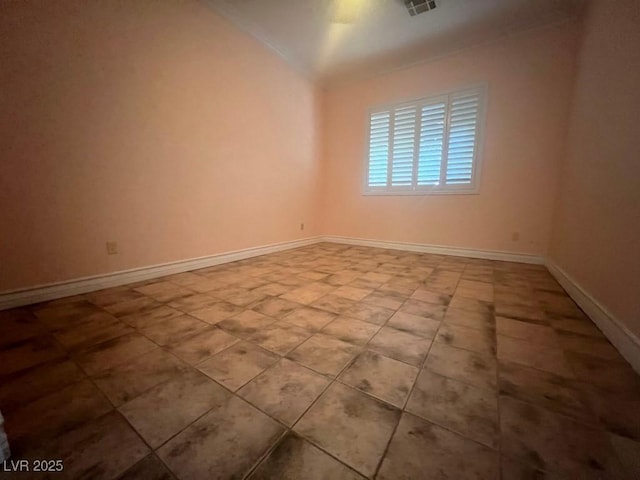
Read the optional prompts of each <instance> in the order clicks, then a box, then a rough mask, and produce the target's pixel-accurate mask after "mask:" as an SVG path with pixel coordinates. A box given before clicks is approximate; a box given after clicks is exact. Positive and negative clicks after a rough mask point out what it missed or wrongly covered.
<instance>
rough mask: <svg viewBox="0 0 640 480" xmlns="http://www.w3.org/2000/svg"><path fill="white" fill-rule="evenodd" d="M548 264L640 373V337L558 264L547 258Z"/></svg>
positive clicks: (579, 304)
mask: <svg viewBox="0 0 640 480" xmlns="http://www.w3.org/2000/svg"><path fill="white" fill-rule="evenodd" d="M546 266H547V268H548V269H549V271H550V272H551V274H552V275H553V276H554V277H555V279H556V280H557V281H558V283H559V284H560V285H562V288H564V289H565V290H566V291H567V293H568V294H569V296H570V297H571V298H572V299H573V300H574V301H575V302H576V303H577V304H578V306H579V307H580V308H581V309H582V310H583V311H584V312H585V313H586V314H587V316H588V317H589V318H590V319H591V320H592V321H593V323H595V324H596V325H597V327H598V328H599V329H600V330H602V333H604V334H605V336H606V337H607V338H608V339H609V341H610V342H611V343H612V344H613V345H614V346H615V347H616V348H617V349H618V351H619V352H620V354H621V355H622V356H623V357H624V358H625V359H626V360H627V361H628V362H629V363H630V364H631V366H632V367H633V369H634V370H635V371H636V372H638V373H640V339H639V338H638V337H637V336H636V335H635V334H634V333H633V332H632V331H631V330H629V329H628V328H627V327H626V326H625V325H624V324H623V323H622V322H621V321H620V320H619V319H618V318H616V317H615V316H614V315H613V314H612V313H611V312H609V311H608V310H607V309H606V308H605V307H604V306H603V305H602V304H601V303H600V302H598V301H597V300H596V299H595V298H593V296H591V295H590V294H589V293H587V291H586V290H585V289H584V288H582V287H581V286H580V284H579V283H577V282H576V281H575V280H574V279H573V278H572V277H570V276H569V274H567V272H565V271H564V270H563V269H562V268H560V266H558V264H556V263H555V262H553V261H552V260H550V259H547V261H546Z"/></svg>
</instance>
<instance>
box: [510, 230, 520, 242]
mask: <svg viewBox="0 0 640 480" xmlns="http://www.w3.org/2000/svg"><path fill="white" fill-rule="evenodd" d="M511 240H513V241H514V242H517V241H518V240H520V232H513V233H512V234H511Z"/></svg>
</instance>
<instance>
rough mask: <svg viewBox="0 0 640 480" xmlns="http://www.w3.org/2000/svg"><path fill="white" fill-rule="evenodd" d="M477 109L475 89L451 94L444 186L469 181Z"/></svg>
mask: <svg viewBox="0 0 640 480" xmlns="http://www.w3.org/2000/svg"><path fill="white" fill-rule="evenodd" d="M479 108H480V93H479V92H477V91H474V92H467V93H463V94H458V95H453V96H452V97H451V100H450V103H449V109H450V112H449V138H448V144H447V147H448V148H447V172H446V177H445V183H446V184H447V185H464V184H470V183H471V180H472V178H473V160H474V157H475V151H476V138H477V134H476V130H477V125H478V112H479Z"/></svg>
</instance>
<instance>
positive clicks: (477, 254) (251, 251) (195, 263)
mask: <svg viewBox="0 0 640 480" xmlns="http://www.w3.org/2000/svg"><path fill="white" fill-rule="evenodd" d="M320 242H331V243H340V244H346V245H359V246H365V247H376V248H386V249H392V250H404V251H409V252H420V253H433V254H438V255H452V256H461V257H471V258H483V259H488V260H499V261H507V262H518V263H530V264H545V265H546V266H547V268H548V269H549V271H550V272H551V273H552V275H553V276H554V277H555V278H556V279H557V280H558V282H559V283H560V285H562V287H563V288H564V289H565V290H566V291H567V293H568V294H569V296H571V298H573V300H574V301H575V302H576V303H577V304H578V305H579V306H580V308H582V309H583V310H584V311H585V313H586V314H587V315H588V316H589V318H591V319H592V320H593V322H594V323H595V324H596V325H597V326H598V327H599V328H600V329H601V330H602V331H603V332H604V334H605V335H606V336H607V338H609V340H610V341H611V343H613V344H614V345H615V346H616V348H617V349H618V350H619V351H620V353H621V354H622V355H623V356H624V357H625V358H626V359H627V360H628V361H629V363H631V365H632V366H633V368H634V369H635V370H636V371H638V372H639V373H640V340H639V339H638V337H637V336H635V335H634V334H633V333H632V332H631V331H630V330H629V329H628V328H626V327H625V326H624V325H623V324H622V322H620V321H619V320H618V319H617V318H615V317H614V316H613V315H612V314H611V313H609V312H608V311H607V310H606V309H605V308H604V307H603V306H602V305H601V304H600V303H598V301H597V300H595V299H594V298H593V297H592V296H591V295H589V294H588V293H587V292H586V291H585V290H584V289H583V288H582V287H581V286H580V285H579V284H578V283H576V282H575V280H573V279H572V278H571V277H570V276H569V275H567V274H566V273H565V272H564V271H563V270H562V269H561V268H560V267H559V266H558V265H556V264H555V263H553V262H552V261H550V260H546V261H545V259H544V258H543V257H540V256H536V255H527V254H520V253H513V252H498V251H491V250H476V249H469V248H457V247H443V246H437V245H426V244H420V243H404V242H392V241H386V240H371V239H363V238H352V237H340V236H331V235H329V236H319V237H312V238H306V239H302V240H294V241H290V242H282V243H277V244H273V245H265V246H261V247H253V248H247V249H243V250H236V251H232V252H225V253H220V254H216V255H209V256H205V257H199V258H192V259H188V260H181V261H177V262H170V263H165V264H162V265H153V266H149V267H141V268H135V269H131V270H124V271H120V272H113V273H107V274H103V275H95V276H91V277H84V278H79V279H74V280H69V281H65V282H57V283H51V284H46V285H39V286H36V287H31V288H25V289H20V290H12V291H5V292H0V310H4V309H8V308H14V307H20V306H23V305H30V304H33V303H38V302H44V301H48V300H54V299H57V298H63V297H68V296H72V295H79V294H83V293H88V292H93V291H96V290H101V289H103V288H110V287H117V286H120V285H126V284H129V283H135V282H140V281H144V280H150V279H153V278H158V277H164V276H167V275H172V274H175V273H182V272H188V271H191V270H197V269H200V268H206V267H212V266H214V265H220V264H223V263H229V262H235V261H237V260H243V259H246V258H251V257H257V256H260V255H266V254H269V253H275V252H281V251H284V250H289V249H292V248H298V247H304V246H307V245H313V244H316V243H320Z"/></svg>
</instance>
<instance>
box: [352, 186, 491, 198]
mask: <svg viewBox="0 0 640 480" xmlns="http://www.w3.org/2000/svg"><path fill="white" fill-rule="evenodd" d="M479 194H480V191H479V189H477V188H473V189H464V190H463V189H460V190H405V191H403V190H398V191H383V190H380V191H376V190H373V191H371V190H365V191H364V192H362V195H364V196H367V197H370V196H373V197H377V196H380V197H389V196H392V197H402V196H416V195H418V196H420V195H421V196H429V195H479Z"/></svg>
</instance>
